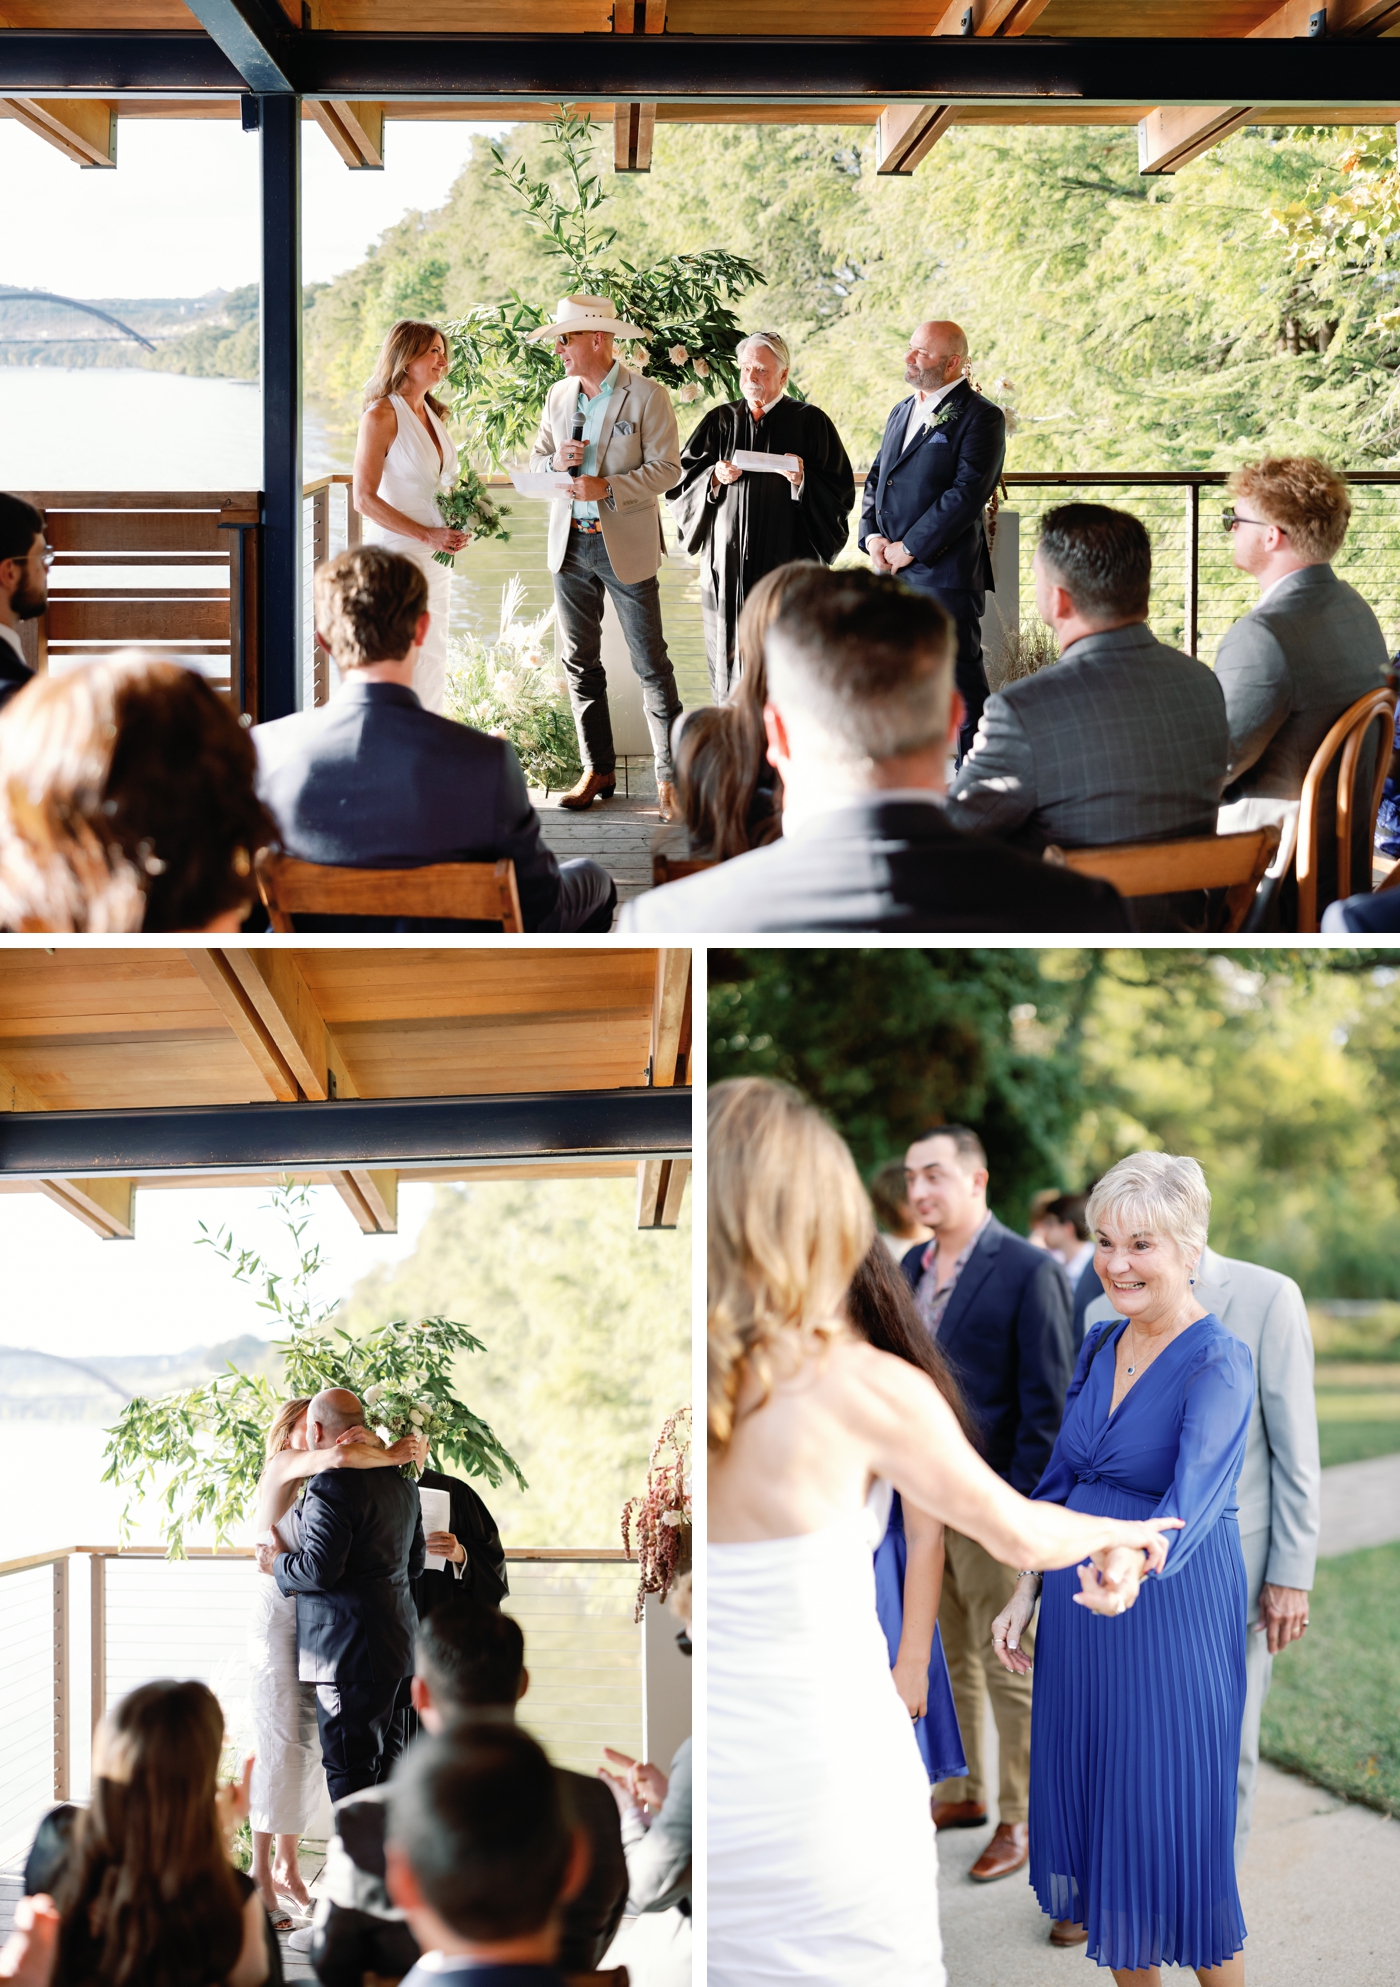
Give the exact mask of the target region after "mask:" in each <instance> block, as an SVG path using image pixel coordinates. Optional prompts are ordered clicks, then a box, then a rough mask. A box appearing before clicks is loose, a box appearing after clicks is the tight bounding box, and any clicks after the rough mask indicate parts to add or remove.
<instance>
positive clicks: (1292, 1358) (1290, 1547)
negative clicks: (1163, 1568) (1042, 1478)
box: [1084, 1249, 1322, 1587]
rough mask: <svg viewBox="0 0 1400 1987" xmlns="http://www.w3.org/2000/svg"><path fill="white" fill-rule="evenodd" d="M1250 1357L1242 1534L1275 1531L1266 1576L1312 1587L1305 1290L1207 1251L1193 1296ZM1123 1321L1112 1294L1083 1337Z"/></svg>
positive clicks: (1315, 1468)
mask: <svg viewBox="0 0 1400 1987" xmlns="http://www.w3.org/2000/svg"><path fill="white" fill-rule="evenodd" d="M1195 1296H1196V1301H1197V1303H1198V1304H1204V1306H1205V1308H1206V1309H1207V1310H1208V1311H1213V1312H1214V1313H1215V1315H1216V1317H1217V1318H1219V1320H1220V1322H1221V1324H1222V1325H1224V1327H1225V1329H1226V1331H1228V1332H1233V1333H1234V1334H1235V1337H1236V1338H1239V1339H1243V1340H1244V1342H1245V1344H1246V1345H1247V1346H1248V1347H1249V1349H1250V1352H1251V1353H1252V1354H1253V1356H1254V1415H1253V1418H1252V1419H1251V1421H1250V1424H1249V1436H1248V1439H1247V1441H1246V1443H1245V1451H1244V1467H1243V1469H1242V1470H1241V1471H1240V1482H1239V1491H1238V1493H1237V1494H1238V1497H1239V1506H1240V1534H1241V1537H1248V1536H1249V1534H1250V1533H1252V1532H1268V1533H1269V1553H1268V1559H1267V1562H1266V1564H1265V1570H1264V1578H1265V1579H1266V1580H1269V1581H1272V1582H1273V1584H1274V1585H1275V1586H1277V1587H1311V1586H1312V1583H1313V1572H1314V1569H1315V1567H1316V1565H1317V1539H1318V1531H1319V1528H1320V1526H1321V1523H1322V1472H1321V1468H1320V1466H1319V1463H1318V1451H1317V1403H1316V1400H1315V1398H1314V1395H1313V1344H1312V1333H1311V1331H1310V1330H1309V1329H1308V1314H1307V1309H1306V1307H1305V1306H1304V1303H1303V1293H1302V1291H1301V1290H1299V1288H1298V1286H1297V1284H1296V1283H1294V1281H1293V1280H1292V1278H1291V1277H1287V1276H1280V1275H1279V1273H1278V1271H1277V1270H1272V1269H1261V1268H1260V1266H1259V1265H1258V1264H1257V1263H1242V1262H1237V1261H1235V1260H1234V1259H1233V1258H1232V1257H1230V1256H1218V1255H1217V1254H1216V1253H1215V1251H1214V1249H1207V1250H1206V1252H1205V1255H1204V1256H1203V1257H1202V1259H1201V1268H1200V1271H1199V1273H1198V1277H1197V1282H1196V1291H1195ZM1115 1316H1117V1313H1116V1312H1115V1311H1114V1308H1113V1306H1112V1304H1111V1303H1110V1302H1109V1300H1108V1298H1107V1297H1100V1298H1099V1299H1097V1301H1096V1302H1095V1303H1093V1304H1091V1305H1090V1306H1089V1309H1088V1311H1087V1312H1086V1313H1085V1318H1084V1328H1085V1331H1086V1333H1087V1332H1088V1331H1089V1330H1090V1329H1091V1328H1092V1327H1093V1326H1094V1325H1097V1324H1101V1323H1102V1322H1103V1320H1104V1319H1105V1318H1112V1317H1115Z"/></svg>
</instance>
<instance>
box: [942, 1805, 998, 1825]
mask: <svg viewBox="0 0 1400 1987" xmlns="http://www.w3.org/2000/svg"><path fill="white" fill-rule="evenodd" d="M986 1821H987V1810H986V1809H985V1808H984V1807H983V1806H982V1805H981V1803H980V1802H978V1801H935V1802H934V1804H933V1825H934V1827H935V1828H983V1827H985V1826H986Z"/></svg>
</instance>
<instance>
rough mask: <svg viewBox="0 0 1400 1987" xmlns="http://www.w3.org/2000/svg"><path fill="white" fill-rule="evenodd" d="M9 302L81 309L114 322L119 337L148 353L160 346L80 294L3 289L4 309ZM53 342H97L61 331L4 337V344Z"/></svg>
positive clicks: (0, 293) (0, 303)
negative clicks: (59, 294) (126, 339)
mask: <svg viewBox="0 0 1400 1987" xmlns="http://www.w3.org/2000/svg"><path fill="white" fill-rule="evenodd" d="M8 304H50V305H57V306H58V308H59V309H60V310H76V311H81V312H82V313H83V314H84V315H85V316H87V317H95V318H100V319H101V321H102V323H104V324H110V325H111V326H112V328H113V330H114V331H115V332H116V333H117V335H118V336H119V337H121V338H130V339H132V340H133V341H134V343H136V344H137V345H143V346H144V347H145V349H146V350H147V351H148V352H154V351H155V349H156V348H155V346H154V345H153V344H152V343H151V341H150V339H149V338H144V337H143V336H142V335H141V333H140V332H139V331H135V330H133V329H132V327H131V326H130V325H129V324H123V322H122V320H121V319H120V318H119V317H113V315H112V313H111V312H110V311H109V310H102V309H101V308H100V307H99V306H98V305H97V304H88V303H84V302H83V301H82V300H81V298H79V297H60V296H56V295H55V294H54V292H53V291H52V290H10V289H0V309H3V308H4V307H5V306H6V305H8ZM50 342H51V343H55V344H57V343H64V344H72V345H79V344H87V343H89V342H93V341H92V339H91V336H89V338H82V337H71V338H64V337H63V336H62V334H60V335H59V337H57V338H55V337H54V336H53V334H52V333H49V334H46V335H43V336H41V337H39V338H32V337H31V338H15V337H3V336H0V345H34V344H44V343H50ZM104 342H105V341H104Z"/></svg>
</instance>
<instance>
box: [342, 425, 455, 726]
mask: <svg viewBox="0 0 1400 1987" xmlns="http://www.w3.org/2000/svg"><path fill="white" fill-rule="evenodd" d="M389 404H390V406H391V407H392V408H393V410H394V412H395V414H396V415H397V416H398V423H399V430H398V433H397V434H396V435H395V437H394V441H393V445H392V447H391V448H390V450H389V453H388V454H387V455H386V456H385V458H384V470H383V474H382V475H381V476H380V478H379V495H380V496H381V497H382V498H383V500H384V502H385V503H386V504H392V505H393V507H394V509H395V510H396V511H402V512H403V514H404V516H405V517H411V518H412V519H413V521H414V523H415V524H441V523H442V513H441V512H440V511H439V509H438V506H437V499H438V493H439V492H440V491H445V490H450V489H452V488H453V487H454V485H455V484H456V481H457V451H456V449H455V448H454V447H453V446H452V442H451V439H450V437H449V436H448V433H447V430H446V428H445V427H444V426H443V425H442V422H441V421H440V420H439V419H438V417H437V415H436V414H434V412H433V410H432V408H431V407H425V408H424V410H423V411H424V413H425V414H426V415H427V417H428V420H429V421H430V422H431V424H432V430H433V435H434V436H436V438H437V448H435V447H434V446H433V442H432V440H431V439H430V438H429V435H428V432H427V430H426V429H425V428H424V426H423V423H422V422H421V421H420V420H419V419H418V418H417V416H416V415H415V414H414V412H413V409H412V408H411V407H410V406H409V404H408V402H407V401H406V400H405V399H404V398H403V397H402V395H400V394H397V393H391V394H390V395H389ZM439 448H440V449H441V450H442V454H441V456H439V454H438V449H439ZM364 535H365V540H366V542H367V543H368V544H371V545H383V546H386V547H387V548H388V550H389V551H391V552H402V553H403V555H404V557H405V558H408V559H412V561H413V563H414V564H415V565H416V566H420V567H421V568H422V570H423V572H424V574H425V575H426V577H427V581H428V612H429V614H431V615H432V617H433V623H432V627H431V628H430V629H429V630H428V639H427V641H426V642H425V643H424V644H423V648H422V651H421V653H420V654H419V657H418V662H417V666H416V667H415V669H414V672H413V690H414V695H415V696H416V697H417V699H418V701H419V703H420V704H421V705H422V706H423V708H424V710H426V711H438V712H441V710H442V700H443V686H444V684H445V681H446V677H447V612H448V608H449V606H450V604H451V600H452V572H451V569H450V567H447V566H440V565H439V564H438V563H437V560H436V559H435V558H434V557H433V554H432V548H431V547H430V546H427V545H424V544H423V542H422V541H421V539H417V538H408V537H405V536H404V535H403V534H402V533H401V532H397V531H390V530H389V529H388V528H387V526H385V525H381V524H371V523H368V522H367V523H366V525H365V533H364Z"/></svg>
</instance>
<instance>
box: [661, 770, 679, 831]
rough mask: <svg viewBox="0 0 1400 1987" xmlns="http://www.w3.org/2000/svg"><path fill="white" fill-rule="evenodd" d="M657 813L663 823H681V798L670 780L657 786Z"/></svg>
mask: <svg viewBox="0 0 1400 1987" xmlns="http://www.w3.org/2000/svg"><path fill="white" fill-rule="evenodd" d="M656 811H657V813H658V814H659V815H660V816H661V819H662V820H663V821H679V820H680V818H681V803H680V796H679V794H678V793H677V792H676V789H675V787H674V786H673V785H672V783H671V781H670V780H662V781H661V782H660V783H659V785H658V786H657V789H656Z"/></svg>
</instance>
